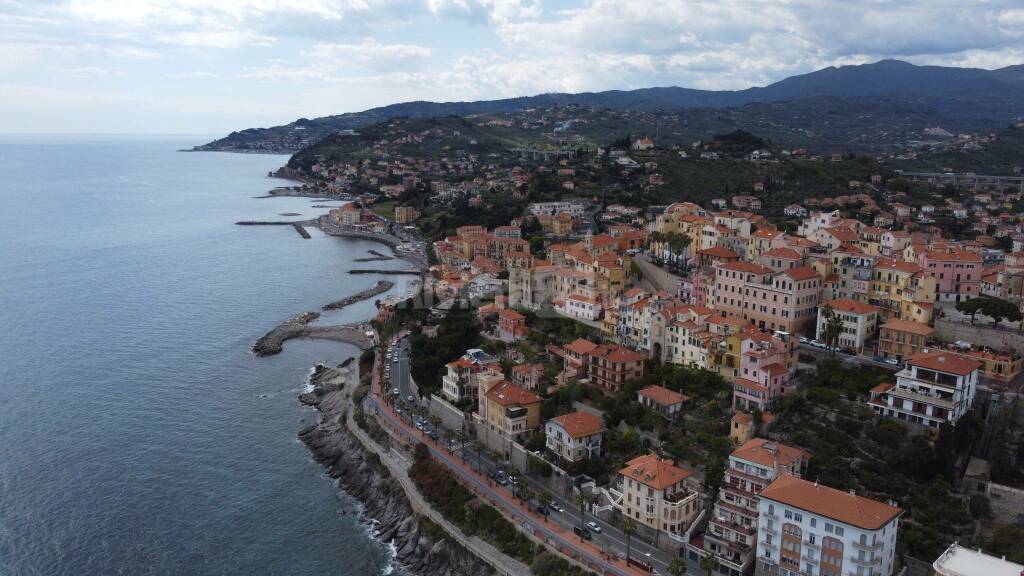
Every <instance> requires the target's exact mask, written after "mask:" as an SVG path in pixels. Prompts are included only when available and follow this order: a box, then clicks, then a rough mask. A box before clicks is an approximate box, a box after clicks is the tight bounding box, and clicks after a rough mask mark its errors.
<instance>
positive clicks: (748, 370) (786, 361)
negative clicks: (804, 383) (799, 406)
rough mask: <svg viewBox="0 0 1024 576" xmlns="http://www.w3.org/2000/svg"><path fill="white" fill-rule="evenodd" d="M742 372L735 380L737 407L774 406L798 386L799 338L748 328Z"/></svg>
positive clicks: (743, 338) (743, 336) (763, 408)
mask: <svg viewBox="0 0 1024 576" xmlns="http://www.w3.org/2000/svg"><path fill="white" fill-rule="evenodd" d="M739 341H740V357H739V376H737V377H736V378H735V380H733V393H732V408H733V410H743V411H753V410H755V409H756V410H760V411H762V412H765V411H768V410H770V409H771V408H772V407H773V406H775V404H776V403H777V402H778V401H779V400H781V399H782V398H783V396H785V395H786V394H788V393H790V392H792V391H793V390H795V389H796V386H795V384H794V383H793V382H792V377H793V375H794V374H795V373H796V365H797V345H796V339H795V338H793V337H792V336H789V335H788V334H782V333H779V334H772V333H768V332H761V331H758V330H750V329H747V330H744V331H743V332H742V333H741V334H740V336H739Z"/></svg>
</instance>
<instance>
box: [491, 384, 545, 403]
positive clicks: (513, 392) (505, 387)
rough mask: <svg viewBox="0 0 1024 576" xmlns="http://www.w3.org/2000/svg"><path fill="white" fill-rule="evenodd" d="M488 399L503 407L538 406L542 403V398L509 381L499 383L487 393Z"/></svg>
mask: <svg viewBox="0 0 1024 576" xmlns="http://www.w3.org/2000/svg"><path fill="white" fill-rule="evenodd" d="M487 398H488V399H489V400H492V401H494V402H497V403H498V404H500V405H502V406H511V405H513V404H536V403H538V402H540V401H541V398H540V396H537V395H536V394H534V393H533V392H530V391H529V390H527V389H526V388H521V387H519V386H516V385H515V384H513V383H511V382H509V381H508V380H502V381H501V382H498V384H496V385H495V386H494V387H493V388H491V389H490V390H489V391H488V392H487Z"/></svg>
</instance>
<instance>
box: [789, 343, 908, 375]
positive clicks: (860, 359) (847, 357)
mask: <svg viewBox="0 0 1024 576" xmlns="http://www.w3.org/2000/svg"><path fill="white" fill-rule="evenodd" d="M800 351H801V352H805V353H807V354H810V355H812V356H815V357H817V358H832V357H834V358H835V359H836V360H840V361H842V362H845V363H846V364H859V365H861V366H872V367H875V368H885V369H886V370H900V369H902V368H903V367H902V366H893V365H892V364H886V363H885V362H877V361H875V360H874V359H873V358H869V357H867V356H858V355H856V354H847V353H845V352H836V353H835V356H832V355H831V354H829V351H828V350H826V349H824V348H817V347H815V346H811V344H810V343H808V342H802V343H801V344H800Z"/></svg>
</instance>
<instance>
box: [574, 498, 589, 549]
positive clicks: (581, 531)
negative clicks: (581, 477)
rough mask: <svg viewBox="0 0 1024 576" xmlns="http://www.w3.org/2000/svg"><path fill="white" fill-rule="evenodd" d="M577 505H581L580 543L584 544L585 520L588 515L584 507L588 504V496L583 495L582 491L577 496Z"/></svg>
mask: <svg viewBox="0 0 1024 576" xmlns="http://www.w3.org/2000/svg"><path fill="white" fill-rule="evenodd" d="M576 503H577V504H579V505H580V542H583V520H584V514H586V511H585V510H584V508H583V507H584V505H586V503H587V496H586V495H585V494H583V491H582V490H581V491H580V492H579V493H577V494H576Z"/></svg>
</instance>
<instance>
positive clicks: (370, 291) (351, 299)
mask: <svg viewBox="0 0 1024 576" xmlns="http://www.w3.org/2000/svg"><path fill="white" fill-rule="evenodd" d="M394 285H395V283H394V282H391V281H390V280H378V281H377V284H375V285H374V286H373V287H372V288H367V289H366V290H363V291H362V292H357V293H355V294H353V295H351V296H348V297H346V298H342V299H341V300H336V301H334V302H331V303H330V304H324V306H323V310H324V311H327V310H340V309H342V308H344V307H346V306H349V305H351V304H355V303H356V302H360V301H362V300H366V299H368V298H373V297H374V296H376V295H378V294H383V293H384V292H387V291H388V290H391V288H393V287H394Z"/></svg>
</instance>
